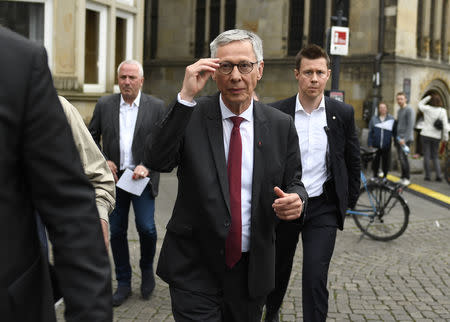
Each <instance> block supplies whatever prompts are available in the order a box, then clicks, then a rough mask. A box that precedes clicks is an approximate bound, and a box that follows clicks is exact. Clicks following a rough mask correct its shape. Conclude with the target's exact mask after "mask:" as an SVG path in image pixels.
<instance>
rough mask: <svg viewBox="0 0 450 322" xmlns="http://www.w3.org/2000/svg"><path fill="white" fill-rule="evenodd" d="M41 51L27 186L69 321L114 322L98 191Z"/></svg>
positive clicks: (29, 107) (28, 127)
mask: <svg viewBox="0 0 450 322" xmlns="http://www.w3.org/2000/svg"><path fill="white" fill-rule="evenodd" d="M39 50H40V52H36V53H35V54H34V55H33V57H34V61H33V70H32V72H31V75H30V78H29V84H30V86H29V92H28V98H27V100H26V102H27V104H26V107H25V111H24V115H23V118H24V119H23V138H22V142H23V145H22V153H23V160H24V161H23V163H24V164H23V171H24V173H23V175H24V178H25V179H24V180H25V181H26V182H25V186H26V187H28V189H29V192H28V193H29V194H30V196H31V198H32V203H33V205H34V207H35V208H36V209H37V210H38V212H39V214H40V215H41V217H42V219H43V221H44V223H45V225H46V227H47V229H48V232H49V237H50V240H51V242H52V246H53V252H54V263H55V269H56V274H57V277H58V280H59V284H60V286H61V289H62V293H63V296H64V301H65V305H66V312H65V318H66V320H67V321H112V309H111V280H110V279H111V275H110V266H109V260H108V256H107V253H106V249H105V244H104V242H103V235H102V231H101V227H100V221H99V217H98V212H97V209H96V205H95V194H94V190H93V188H92V186H91V184H90V183H89V181H88V180H87V178H86V177H85V176H84V174H83V169H82V166H81V162H80V158H79V155H78V152H77V150H76V147H75V144H74V142H73V138H72V134H71V131H70V127H69V125H68V123H67V120H66V118H65V115H64V112H63V109H62V107H61V105H60V103H59V100H58V97H57V95H56V91H55V89H54V87H53V83H52V78H51V75H50V71H49V69H48V65H47V57H46V54H45V50H44V49H43V48H39ZM17 175H21V174H20V173H18V174H17ZM24 193H25V192H24Z"/></svg>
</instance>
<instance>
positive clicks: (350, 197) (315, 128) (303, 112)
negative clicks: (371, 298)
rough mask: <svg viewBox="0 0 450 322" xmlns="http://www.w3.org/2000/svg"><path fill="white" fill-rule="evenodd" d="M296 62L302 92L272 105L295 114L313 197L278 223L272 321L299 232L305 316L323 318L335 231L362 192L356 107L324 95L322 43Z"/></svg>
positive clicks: (307, 184) (305, 177) (326, 72)
mask: <svg viewBox="0 0 450 322" xmlns="http://www.w3.org/2000/svg"><path fill="white" fill-rule="evenodd" d="M295 61H296V64H295V69H294V75H295V78H296V79H297V82H298V94H297V95H295V96H293V97H290V98H288V99H285V100H282V101H278V102H275V103H272V104H270V105H272V106H274V107H275V108H277V109H279V110H281V111H283V112H285V113H287V114H289V115H291V116H292V117H293V118H294V121H295V127H296V129H297V133H298V138H299V145H300V154H301V162H302V181H303V183H304V184H305V188H306V191H307V192H308V197H309V199H308V205H307V206H306V209H305V212H304V214H303V215H302V217H301V218H300V219H298V220H294V221H291V222H280V223H279V224H278V227H277V238H276V268H275V271H276V277H275V283H276V285H275V290H274V291H272V292H271V293H270V294H269V296H268V298H267V301H266V310H267V312H266V319H265V320H266V321H271V322H273V321H278V320H279V316H278V314H279V309H280V307H281V304H282V302H283V297H284V294H285V293H286V289H287V286H288V283H289V278H290V274H291V270H292V263H293V258H294V255H295V249H296V247H297V242H298V239H299V234H300V232H301V233H302V244H303V277H302V301H303V320H304V321H307V322H315V321H325V319H326V317H327V312H328V291H327V276H328V268H329V264H330V261H331V257H332V255H333V250H334V244H335V240H336V231H337V228H339V229H341V230H342V229H343V227H344V218H345V212H346V209H347V208H352V207H353V206H354V205H355V203H356V201H357V199H358V195H359V184H360V179H359V178H360V154H359V143H358V138H357V135H356V131H355V120H354V111H353V107H352V106H350V105H347V104H344V103H342V102H339V101H336V100H333V99H330V98H329V97H325V96H324V89H325V86H326V83H327V81H328V79H329V77H330V74H331V70H330V69H329V65H330V59H329V57H328V55H327V53H326V52H325V51H324V50H323V49H322V48H320V47H319V46H316V45H308V46H307V47H305V48H303V49H302V50H301V51H300V52H299V53H298V54H297V56H296V59H295Z"/></svg>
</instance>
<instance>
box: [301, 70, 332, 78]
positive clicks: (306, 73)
mask: <svg viewBox="0 0 450 322" xmlns="http://www.w3.org/2000/svg"><path fill="white" fill-rule="evenodd" d="M314 74H316V75H317V77H318V78H326V77H327V75H328V73H327V72H324V71H323V70H318V71H313V70H304V71H302V72H301V75H302V76H303V77H305V78H313V77H314Z"/></svg>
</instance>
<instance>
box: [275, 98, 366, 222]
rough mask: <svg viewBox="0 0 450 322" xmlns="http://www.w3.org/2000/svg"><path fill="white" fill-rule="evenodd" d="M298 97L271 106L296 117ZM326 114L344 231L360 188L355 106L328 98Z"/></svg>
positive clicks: (334, 177)
mask: <svg viewBox="0 0 450 322" xmlns="http://www.w3.org/2000/svg"><path fill="white" fill-rule="evenodd" d="M296 98H297V95H295V96H293V97H290V98H287V99H284V100H281V101H278V102H274V103H271V104H269V105H271V106H273V107H275V108H277V109H279V110H280V111H282V112H284V113H286V114H289V115H290V116H292V118H294V117H295V104H296ZM325 113H326V116H327V126H328V133H327V136H328V147H329V151H330V165H331V173H332V176H333V179H334V185H335V191H336V195H337V197H338V199H339V207H338V208H339V214H340V216H339V218H338V221H339V228H340V229H343V228H344V219H345V212H346V210H347V208H352V207H353V206H354V205H355V204H356V201H357V200H358V196H359V189H360V169H361V164H360V152H359V141H358V136H357V133H356V129H355V118H354V111H353V107H352V106H351V105H348V104H345V103H342V102H339V101H337V100H334V99H331V98H329V97H327V96H325Z"/></svg>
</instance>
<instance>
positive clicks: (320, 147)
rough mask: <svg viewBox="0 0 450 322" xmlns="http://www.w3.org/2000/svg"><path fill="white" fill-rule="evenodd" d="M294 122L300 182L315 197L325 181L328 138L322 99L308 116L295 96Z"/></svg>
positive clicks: (309, 194) (310, 195) (320, 191)
mask: <svg viewBox="0 0 450 322" xmlns="http://www.w3.org/2000/svg"><path fill="white" fill-rule="evenodd" d="M294 121H295V127H296V129H297V134H298V138H299V145H300V153H301V158H302V182H303V184H304V185H305V188H306V192H308V196H309V197H317V196H320V195H321V194H322V192H323V184H324V183H325V181H326V180H327V162H326V156H327V149H328V137H327V133H326V132H325V127H326V126H327V116H326V113H325V99H324V97H322V100H321V101H320V104H319V107H318V108H316V109H314V110H313V111H312V112H311V114H308V113H307V112H306V111H305V110H304V109H303V106H302V104H301V103H300V100H299V97H298V94H297V99H296V104H295V120H294Z"/></svg>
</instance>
